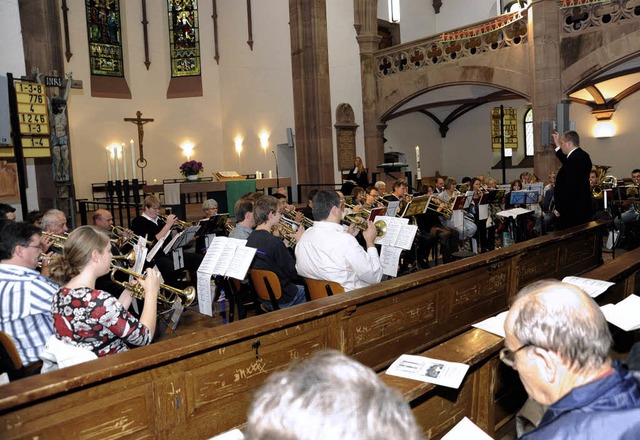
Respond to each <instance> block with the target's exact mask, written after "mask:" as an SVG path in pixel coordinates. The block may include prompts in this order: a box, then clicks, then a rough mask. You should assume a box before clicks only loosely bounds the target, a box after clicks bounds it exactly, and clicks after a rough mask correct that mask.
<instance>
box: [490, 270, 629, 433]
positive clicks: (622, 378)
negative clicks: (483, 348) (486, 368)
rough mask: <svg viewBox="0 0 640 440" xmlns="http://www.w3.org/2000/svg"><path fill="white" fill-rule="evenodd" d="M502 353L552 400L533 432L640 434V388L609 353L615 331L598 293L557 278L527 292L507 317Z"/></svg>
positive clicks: (537, 396)
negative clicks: (593, 294)
mask: <svg viewBox="0 0 640 440" xmlns="http://www.w3.org/2000/svg"><path fill="white" fill-rule="evenodd" d="M504 329H505V334H506V337H505V348H503V349H502V351H501V352H500V359H501V360H502V361H503V362H504V363H505V364H507V365H508V366H510V367H512V368H513V369H515V370H517V371H518V374H519V376H520V379H521V381H522V383H523V385H524V387H525V389H526V390H527V393H528V394H529V397H530V398H532V399H533V400H535V401H536V402H538V403H539V404H542V405H549V408H548V409H547V410H546V412H545V413H544V416H543V417H542V420H541V422H540V424H539V425H538V427H537V428H536V429H534V430H533V431H531V432H530V433H528V434H526V435H525V436H523V437H521V438H523V439H527V440H533V439H545V440H546V439H561V438H562V439H566V438H580V439H586V438H589V439H603V438H606V439H632V438H634V439H636V438H640V389H639V388H638V384H637V383H636V382H635V380H634V378H633V376H632V374H631V373H630V372H629V371H628V370H627V369H626V368H625V367H623V366H622V365H621V364H620V363H618V362H617V361H616V362H612V361H611V359H610V358H609V348H610V347H611V334H610V333H609V327H608V325H607V321H606V320H605V318H604V315H603V314H602V312H601V311H600V309H599V308H598V305H597V304H596V303H595V301H594V300H593V299H591V298H590V297H589V296H588V295H587V294H585V293H584V292H583V291H582V290H580V289H579V288H578V287H576V286H573V285H570V284H566V283H560V282H554V283H549V282H545V283H540V285H539V286H538V287H537V288H527V290H526V291H525V292H521V293H520V294H519V296H518V298H517V299H516V301H515V302H514V304H513V306H512V307H511V309H510V310H509V314H508V315H507V318H506V320H505V324H504Z"/></svg>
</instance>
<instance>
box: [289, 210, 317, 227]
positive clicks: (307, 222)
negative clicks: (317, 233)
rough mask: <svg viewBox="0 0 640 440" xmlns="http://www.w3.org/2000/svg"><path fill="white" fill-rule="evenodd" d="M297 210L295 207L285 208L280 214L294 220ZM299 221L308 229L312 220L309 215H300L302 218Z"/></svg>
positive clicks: (311, 224)
mask: <svg viewBox="0 0 640 440" xmlns="http://www.w3.org/2000/svg"><path fill="white" fill-rule="evenodd" d="M297 212H298V211H296V210H295V209H285V210H283V211H282V215H283V216H285V217H286V218H288V219H289V220H293V221H294V222H295V221H296V215H297ZM300 223H301V224H302V226H304V228H305V229H309V228H310V227H312V226H313V220H311V219H310V218H309V217H305V216H304V215H303V216H302V220H301V221H300Z"/></svg>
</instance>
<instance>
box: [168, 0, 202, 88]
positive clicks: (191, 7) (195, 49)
mask: <svg viewBox="0 0 640 440" xmlns="http://www.w3.org/2000/svg"><path fill="white" fill-rule="evenodd" d="M167 2H168V10H169V48H170V50H171V76H172V77H174V78H175V77H180V76H195V75H200V32H199V30H198V0H167Z"/></svg>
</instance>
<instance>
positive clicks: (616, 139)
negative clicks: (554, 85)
mask: <svg viewBox="0 0 640 440" xmlns="http://www.w3.org/2000/svg"><path fill="white" fill-rule="evenodd" d="M638 108H640V93H638V92H636V93H634V94H633V95H631V96H629V97H628V98H625V99H624V100H623V101H622V102H620V103H619V104H618V105H617V106H616V111H615V113H614V114H613V118H611V122H612V123H613V124H614V125H615V127H616V133H615V135H614V136H613V137H612V138H608V139H598V138H596V137H595V136H594V134H593V127H594V126H595V123H596V118H595V116H593V115H592V114H591V109H590V108H589V107H587V106H584V105H581V104H575V103H573V104H571V106H570V109H569V115H570V119H571V121H573V122H575V129H576V131H577V132H578V134H579V135H580V144H581V146H582V148H583V149H584V150H585V151H587V152H588V153H589V155H590V156H591V161H592V162H593V163H594V164H598V165H609V166H611V169H610V170H609V174H612V175H614V176H616V177H618V178H622V177H631V170H633V169H634V168H640V156H639V155H638V152H640V141H638V139H639V135H638V118H637V116H636V114H637V109H638Z"/></svg>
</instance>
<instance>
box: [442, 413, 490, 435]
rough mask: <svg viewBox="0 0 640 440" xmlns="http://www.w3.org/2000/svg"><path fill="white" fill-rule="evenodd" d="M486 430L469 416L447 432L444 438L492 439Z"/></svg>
mask: <svg viewBox="0 0 640 440" xmlns="http://www.w3.org/2000/svg"><path fill="white" fill-rule="evenodd" d="M491 439H493V437H490V436H489V435H488V434H487V433H486V432H484V431H483V430H482V429H480V427H479V426H478V425H476V424H475V423H473V422H472V421H471V420H469V419H468V418H466V417H464V418H463V419H462V420H460V421H459V422H458V423H457V424H456V426H454V427H453V428H452V429H451V431H449V432H447V433H446V434H445V436H444V437H442V440H491Z"/></svg>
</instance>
